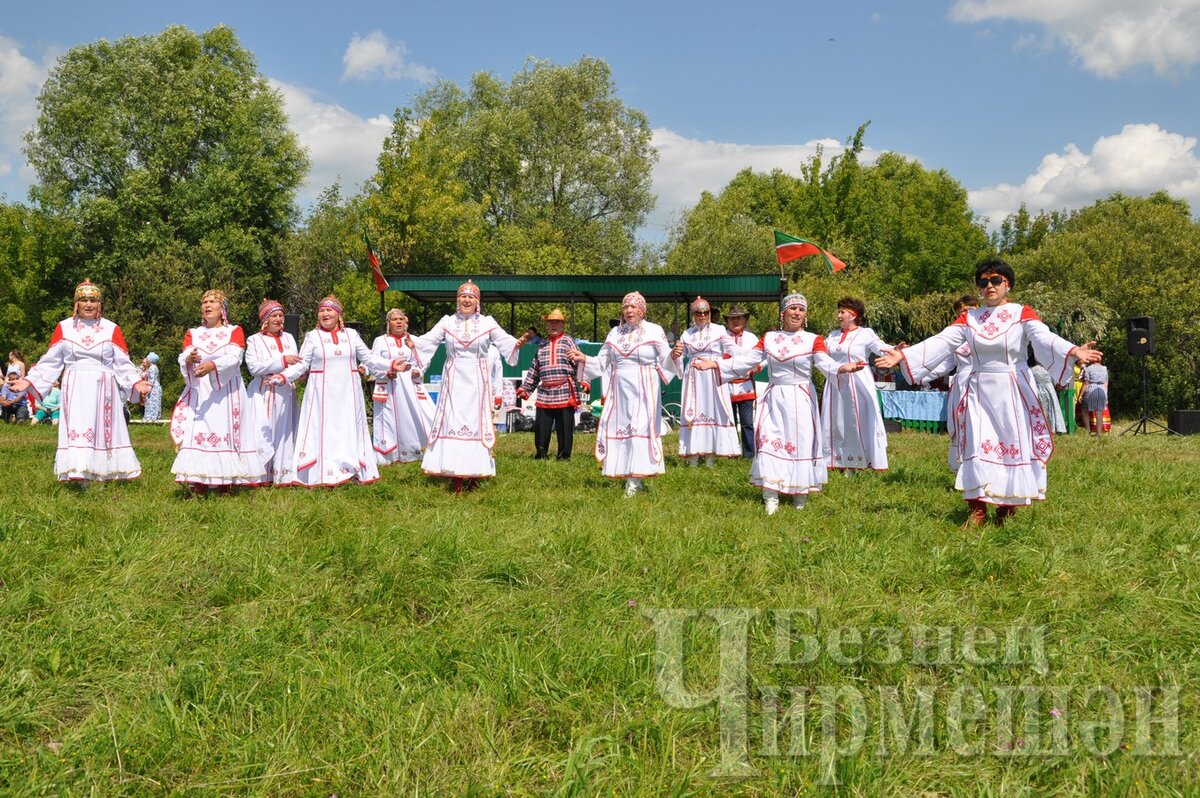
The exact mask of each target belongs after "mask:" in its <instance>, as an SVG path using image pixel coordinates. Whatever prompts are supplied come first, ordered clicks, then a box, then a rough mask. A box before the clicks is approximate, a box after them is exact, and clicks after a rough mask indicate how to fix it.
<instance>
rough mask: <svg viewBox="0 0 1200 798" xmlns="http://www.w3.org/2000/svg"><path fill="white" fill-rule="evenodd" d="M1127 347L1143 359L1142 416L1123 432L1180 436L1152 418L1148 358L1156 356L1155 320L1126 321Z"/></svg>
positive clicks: (1136, 319)
mask: <svg viewBox="0 0 1200 798" xmlns="http://www.w3.org/2000/svg"><path fill="white" fill-rule="evenodd" d="M1125 346H1126V348H1127V349H1128V350H1129V354H1131V355H1137V356H1138V357H1140V358H1141V359H1142V416H1141V418H1139V419H1138V420H1137V421H1135V422H1133V423H1132V424H1131V425H1129V427H1127V428H1126V429H1125V430H1124V431H1122V432H1121V434H1122V435H1124V434H1125V433H1126V432H1132V433H1133V434H1134V435H1149V434H1150V433H1151V429H1150V428H1151V427H1156V428H1157V429H1158V430H1160V431H1162V432H1165V433H1167V434H1168V435H1175V434H1178V433H1176V432H1175V430H1173V429H1171V428H1170V427H1164V426H1163V425H1162V424H1159V423H1158V422H1157V421H1155V420H1154V419H1152V418H1150V371H1149V368H1148V366H1147V365H1146V356H1147V355H1153V354H1154V319H1153V318H1151V317H1150V316H1132V317H1130V318H1128V319H1126V320H1125Z"/></svg>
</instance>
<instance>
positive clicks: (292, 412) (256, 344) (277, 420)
mask: <svg viewBox="0 0 1200 798" xmlns="http://www.w3.org/2000/svg"><path fill="white" fill-rule="evenodd" d="M284 313H285V311H284V307H283V305H281V304H280V303H279V302H276V301H275V300H273V299H264V300H263V301H262V304H260V305H259V306H258V321H259V324H260V325H261V329H260V330H259V331H258V332H256V333H255V334H254V335H251V336H250V338H249V339H247V341H246V369H247V370H248V371H249V372H250V376H251V377H253V379H252V380H250V385H249V386H247V387H246V395H247V396H248V397H249V399H250V404H252V405H253V406H254V413H255V417H256V418H257V419H258V423H259V425H260V429H261V432H260V434H261V435H262V437H263V438H265V439H266V440H268V441H270V442H271V448H272V450H273V451H274V455H273V456H272V457H271V460H270V461H269V462H268V463H267V474H268V475H269V476H270V478H271V482H272V483H273V484H276V485H286V484H289V483H290V482H291V481H292V480H293V479H294V478H295V476H296V474H295V472H294V471H293V470H292V468H293V466H294V465H295V464H294V462H293V459H294V456H295V451H296V424H297V422H298V420H299V417H300V407H299V402H297V401H296V389H295V387H294V386H292V385H289V384H287V383H286V382H284V383H282V384H279V383H277V381H269V380H268V378H269V377H270V376H271V375H272V374H282V373H283V371H284V369H286V368H287V367H288V366H294V365H295V364H296V363H299V362H300V350H299V349H298V348H297V347H296V339H295V338H293V337H292V335H291V333H287V332H284V331H283V322H284Z"/></svg>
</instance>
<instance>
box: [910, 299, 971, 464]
mask: <svg viewBox="0 0 1200 798" xmlns="http://www.w3.org/2000/svg"><path fill="white" fill-rule="evenodd" d="M977 307H979V297H975V296H971V295H970V294H964V295H963V296H961V297H959V298H958V299H957V300H955V302H954V305H953V306H952V309H953V311H954V314H953V317H952V318H955V319H957V318H958V317H959V316H961V315H962V312H963V311H964V310H967V309H968V308H977ZM970 376H971V344H970V342H966V343H963V344H962V345H960V346H958V347H955V349H954V351H952V352H950V353H949V354H948V355H946V357H945V358H943V359H942V362H941V363H939V364H937V365H936V366H934V367H933V368H932V369H930V370H929V374H928V375H927V376H926V377H925V379H924V380H923V382H924V383H926V384H928V383H931V382H933V381H934V380H938V379H941V378H943V377H945V378H946V382H947V385H948V387H949V391H948V392H947V394H946V433H947V434H948V435H949V436H950V448H949V450H948V451H947V453H946V462H947V463H948V464H949V465H950V470H951V471H953V472H954V473H956V474H957V473H958V467H959V466H960V465H962V445H963V438H964V432H965V430H966V426H965V424H966V405H965V404H964V403H963V386H965V385H966V384H967V380H968V378H969V377H970Z"/></svg>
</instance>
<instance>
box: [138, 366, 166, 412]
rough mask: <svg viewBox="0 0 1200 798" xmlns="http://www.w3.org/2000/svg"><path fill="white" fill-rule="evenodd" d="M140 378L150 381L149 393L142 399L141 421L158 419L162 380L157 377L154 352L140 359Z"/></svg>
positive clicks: (160, 407) (160, 410)
mask: <svg viewBox="0 0 1200 798" xmlns="http://www.w3.org/2000/svg"><path fill="white" fill-rule="evenodd" d="M142 379H143V380H145V381H146V382H148V383H150V393H148V394H146V396H145V397H143V399H142V421H158V419H159V418H160V417H162V382H160V381H159V379H158V355H156V354H155V353H154V352H151V353H150V354H148V355H146V357H145V359H144V360H142Z"/></svg>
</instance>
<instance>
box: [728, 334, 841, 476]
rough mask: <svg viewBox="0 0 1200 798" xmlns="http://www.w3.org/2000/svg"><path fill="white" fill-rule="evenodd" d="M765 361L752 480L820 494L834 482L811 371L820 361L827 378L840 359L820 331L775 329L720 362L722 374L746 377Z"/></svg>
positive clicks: (819, 364) (731, 378)
mask: <svg viewBox="0 0 1200 798" xmlns="http://www.w3.org/2000/svg"><path fill="white" fill-rule="evenodd" d="M764 363H765V364H766V368H767V376H768V379H767V388H766V390H764V391H763V393H762V398H760V399H759V401H758V416H757V418H756V419H755V424H754V443H755V453H754V464H753V465H752V466H751V467H750V484H752V485H757V486H759V487H761V488H770V489H771V490H774V491H776V492H778V493H784V494H787V495H797V494H807V493H815V492H817V491H819V490H821V486H822V485H824V484H825V483H826V482H828V481H829V472H828V469H826V467H825V457H824V455H823V453H822V447H821V414H820V410H819V409H818V407H817V393H816V389H815V388H814V387H813V384H812V371H813V367H814V366H815V367H816V368H818V369H820V370H821V371H822V372H824V373H825V375H826V378H828V377H829V375H830V374H832V373H833V372H834V371H836V369H837V367H838V364H837V363H836V362H835V361H834V360H833V358H831V357H830V356H829V354H828V353H827V352H826V351H825V340H824V339H823V338H821V336H819V335H817V334H815V333H810V332H807V331H805V330H797V331H795V332H785V331H783V330H774V331H771V332H767V333H763V337H762V338H761V339H759V341H758V344H757V345H755V347H754V348H753V349H748V350H742V351H741V352H740V353H738V354H735V355H734V356H733V357H732V358H731V359H728V360H722V361H720V369H721V379H722V381H728V380H734V379H739V378H742V377H746V376H748V375H749V374H751V373H752V372H753V371H754V370H755V369H756V368H758V367H760V366H762V365H763V364H764Z"/></svg>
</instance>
